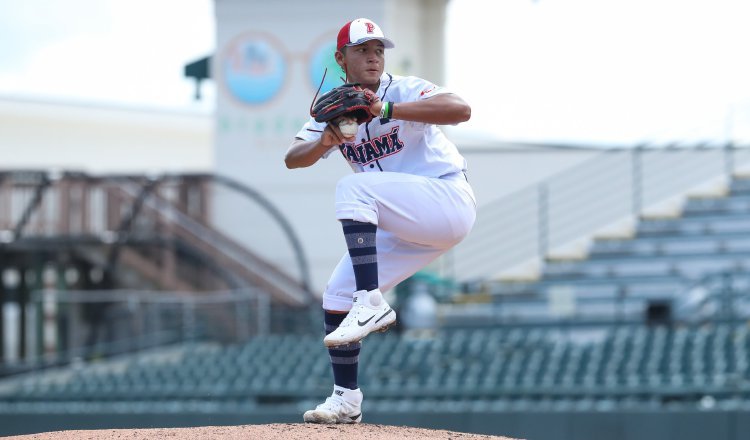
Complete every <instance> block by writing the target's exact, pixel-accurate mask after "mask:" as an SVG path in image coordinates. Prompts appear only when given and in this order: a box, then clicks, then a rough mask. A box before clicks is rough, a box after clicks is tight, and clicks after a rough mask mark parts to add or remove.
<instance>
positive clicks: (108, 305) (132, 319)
mask: <svg viewBox="0 0 750 440" xmlns="http://www.w3.org/2000/svg"><path fill="white" fill-rule="evenodd" d="M24 313H25V318H26V319H25V320H24V322H23V325H24V327H25V336H26V337H25V338H23V340H21V343H23V344H25V352H26V356H25V357H24V358H22V359H21V358H19V359H15V360H9V362H7V363H6V364H5V365H3V364H0V367H3V368H2V369H0V375H2V373H3V372H5V373H8V372H11V371H23V370H30V369H35V368H41V367H46V366H51V365H61V364H67V363H69V362H71V361H73V360H76V359H89V360H91V359H97V358H103V357H110V356H113V355H117V354H124V353H130V352H136V351H140V350H144V349H147V348H151V347H158V346H164V345H169V344H177V343H185V342H194V341H216V342H222V343H231V342H238V341H245V340H247V339H248V338H250V337H253V336H264V335H268V334H270V333H272V332H273V331H274V323H272V319H274V316H275V314H278V312H274V309H273V306H272V304H271V302H270V298H269V297H268V295H266V294H265V293H264V292H262V291H260V290H257V289H242V290H232V291H221V292H210V293H209V294H206V293H205V292H202V293H186V292H164V291H153V292H148V291H128V290H106V291H91V290H88V291H61V290H54V289H44V290H37V291H34V292H32V294H31V297H30V301H29V304H28V305H27V307H26V308H25V310H24ZM283 313H291V312H289V311H285V312H283ZM300 321H304V320H300ZM7 324H9V325H11V326H12V327H14V328H18V325H19V324H20V322H16V321H12V322H9V323H7ZM302 324H304V322H303V323H302ZM286 330H288V331H291V329H288V328H287V329H286ZM6 370H7V371H6Z"/></svg>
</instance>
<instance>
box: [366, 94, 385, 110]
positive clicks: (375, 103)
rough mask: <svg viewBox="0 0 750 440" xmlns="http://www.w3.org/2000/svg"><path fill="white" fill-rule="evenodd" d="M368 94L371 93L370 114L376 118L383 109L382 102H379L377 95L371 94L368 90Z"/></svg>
mask: <svg viewBox="0 0 750 440" xmlns="http://www.w3.org/2000/svg"><path fill="white" fill-rule="evenodd" d="M368 92H370V93H372V98H371V102H372V104H370V114H371V115H373V116H378V115H380V110H381V109H382V108H383V101H381V100H380V97H379V96H378V95H377V94H375V93H373V92H372V91H370V90H368Z"/></svg>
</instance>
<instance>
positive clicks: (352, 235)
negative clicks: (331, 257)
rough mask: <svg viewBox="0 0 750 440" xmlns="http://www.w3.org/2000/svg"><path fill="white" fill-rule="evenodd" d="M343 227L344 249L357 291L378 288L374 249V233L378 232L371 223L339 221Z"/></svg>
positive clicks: (375, 251)
mask: <svg viewBox="0 0 750 440" xmlns="http://www.w3.org/2000/svg"><path fill="white" fill-rule="evenodd" d="M341 225H342V226H343V227H344V237H345V238H346V247H347V248H349V256H350V257H351V259H352V267H353V268H354V279H355V281H356V284H357V291H360V290H374V289H377V288H378V252H377V248H376V247H375V233H376V232H377V230H378V227H377V226H376V225H373V224H372V223H363V222H357V221H354V220H341Z"/></svg>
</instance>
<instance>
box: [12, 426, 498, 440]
mask: <svg viewBox="0 0 750 440" xmlns="http://www.w3.org/2000/svg"><path fill="white" fill-rule="evenodd" d="M8 438H10V439H27V440H30V439H36V440H73V439H76V440H79V439H80V440H93V439H96V440H105V439H106V440H110V439H128V440H136V439H170V440H178V439H195V438H200V439H216V440H219V439H221V440H224V439H235V438H236V439H264V440H265V439H278V440H282V439H283V440H323V439H332V440H334V439H335V440H347V439H357V440H386V439H393V440H407V439H408V440H412V439H417V440H436V439H439V440H448V439H451V440H478V439H495V440H512V439H510V438H508V437H499V436H494V435H480V434H468V433H465V432H453V431H441V430H433V429H423V428H410V427H406V426H386V425H371V424H368V423H362V424H359V425H309V424H301V423H275V424H271V425H241V426H202V427H199V428H157V429H103V430H96V431H58V432H46V433H43V434H31V435H21V436H16V437H8Z"/></svg>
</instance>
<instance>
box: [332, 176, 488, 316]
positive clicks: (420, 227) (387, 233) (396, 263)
mask: <svg viewBox="0 0 750 440" xmlns="http://www.w3.org/2000/svg"><path fill="white" fill-rule="evenodd" d="M336 218H337V219H338V220H345V219H349V220H355V221H359V222H367V223H372V224H375V225H377V226H378V231H377V234H376V246H377V251H378V278H379V283H380V290H382V291H386V290H388V289H391V288H392V287H394V286H396V285H397V284H398V283H400V282H401V281H403V280H405V279H407V278H408V277H410V276H411V275H413V274H414V273H416V272H417V271H418V270H420V269H422V268H423V267H425V266H426V265H428V264H429V263H430V262H432V261H433V260H435V259H436V258H437V257H439V256H440V255H442V254H443V253H445V252H446V251H448V250H449V249H451V248H452V247H453V246H455V245H456V244H458V243H459V242H460V241H461V240H463V239H464V237H466V235H468V233H469V231H470V230H471V228H472V226H473V225H474V219H475V218H476V201H475V198H474V192H473V191H472V189H471V186H469V183H468V182H467V181H466V178H465V176H464V174H463V173H455V174H451V175H448V176H443V177H441V178H429V177H423V176H415V175H412V174H403V173H392V172H381V173H377V172H372V173H356V174H352V175H349V176H347V177H344V178H343V179H341V180H340V181H339V182H338V185H337V186H336ZM355 290H356V284H355V281H354V270H353V269H352V262H351V259H350V258H349V253H348V252H347V253H346V254H344V256H343V257H342V258H341V261H339V264H338V265H337V266H336V268H335V269H334V271H333V274H331V278H330V279H329V281H328V285H327V286H326V290H325V292H324V293H323V308H324V309H325V310H332V311H348V310H349V309H351V307H352V294H353V293H354V291H355Z"/></svg>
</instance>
